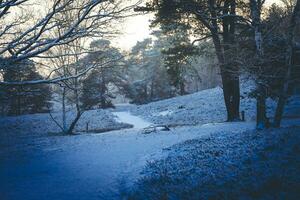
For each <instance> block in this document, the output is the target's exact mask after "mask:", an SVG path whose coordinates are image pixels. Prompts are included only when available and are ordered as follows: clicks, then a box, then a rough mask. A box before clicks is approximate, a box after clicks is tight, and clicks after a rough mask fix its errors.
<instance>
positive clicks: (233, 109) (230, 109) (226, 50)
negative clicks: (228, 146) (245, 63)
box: [211, 0, 240, 121]
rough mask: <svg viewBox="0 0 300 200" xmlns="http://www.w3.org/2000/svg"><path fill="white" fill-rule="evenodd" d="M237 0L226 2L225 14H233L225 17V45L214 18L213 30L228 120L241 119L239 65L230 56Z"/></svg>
mask: <svg viewBox="0 0 300 200" xmlns="http://www.w3.org/2000/svg"><path fill="white" fill-rule="evenodd" d="M235 3H236V2H235V0H227V1H225V3H224V10H223V14H224V15H232V16H228V17H225V18H224V19H223V22H222V23H223V24H222V25H223V43H224V44H223V45H221V41H220V38H219V36H218V30H217V27H218V25H217V21H216V20H212V24H213V27H215V30H211V31H212V35H213V41H214V45H215V49H216V52H217V57H218V61H219V63H220V69H221V77H222V84H223V94H224V100H225V105H226V110H227V121H238V120H240V81H239V72H238V67H237V66H235V64H234V61H232V60H231V59H230V58H231V57H232V55H230V53H231V52H230V50H231V49H232V48H233V46H234V43H235V17H233V15H235V9H236V8H235ZM211 15H212V17H213V18H216V13H215V11H212V12H211Z"/></svg>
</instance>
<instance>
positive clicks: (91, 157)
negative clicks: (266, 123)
mask: <svg viewBox="0 0 300 200" xmlns="http://www.w3.org/2000/svg"><path fill="white" fill-rule="evenodd" d="M271 105H272V104H271ZM292 105H293V109H291V110H293V111H295V110H296V109H298V108H297V106H299V104H298V103H294V104H292ZM254 108H255V106H254V101H253V100H251V99H247V98H245V99H244V100H243V101H242V110H245V111H246V116H247V122H246V123H245V122H236V123H222V121H224V120H225V107H224V104H223V96H222V92H221V89H220V88H214V89H211V90H206V91H202V92H199V93H196V94H192V95H187V96H183V97H177V98H173V99H169V100H164V101H160V102H154V103H150V104H147V105H143V106H138V107H136V106H132V105H131V106H128V105H122V106H118V107H117V109H115V110H105V111H104V110H93V111H87V112H86V113H85V114H84V115H83V117H82V119H81V120H80V122H79V124H78V126H77V127H76V130H77V131H79V132H82V131H83V132H84V131H85V128H86V124H87V123H88V124H89V130H95V131H97V130H99V129H109V128H115V127H118V128H122V127H123V128H129V127H131V126H133V128H130V129H123V130H117V131H111V132H107V133H101V134H95V133H92V132H89V133H83V134H80V135H75V136H63V135H60V134H53V132H54V133H58V132H59V131H60V130H59V129H58V128H57V126H56V125H55V123H54V122H53V121H52V120H51V119H50V116H49V115H48V114H36V115H26V116H19V117H8V118H0V149H1V151H0V199H1V200H2V199H5V200H6V199H9V200H11V199H12V200H14V199H16V200H19V199H22V200H23V199H30V200H31V199H38V200H40V199H43V200H44V199H46V200H47V199H51V200H52V199H60V200H65V199H74V200H76V199H91V200H93V199H104V200H105V199H121V197H122V196H126V195H127V194H128V191H130V190H131V189H130V188H131V187H134V186H135V183H136V181H138V180H139V178H140V177H141V174H140V173H141V172H142V171H143V169H144V167H145V166H147V163H149V162H150V163H156V162H158V160H165V159H166V158H168V156H169V155H174V154H175V153H174V152H176V151H179V152H177V153H178V155H180V154H179V153H183V154H184V152H185V150H182V149H181V148H177V146H176V145H179V146H181V145H182V144H185V142H186V141H189V140H192V141H198V140H199V141H202V142H203V139H202V138H207V137H210V138H212V139H213V138H214V136H216V137H217V138H218V137H220V136H222V137H226V135H227V133H230V134H229V136H230V137H228V138H227V139H225V140H224V143H222V144H220V143H219V144H220V148H225V150H224V151H226V143H227V141H228V142H229V141H230V139H234V136H235V135H236V136H237V137H238V139H239V138H242V135H243V133H244V132H253V130H254V128H255V123H254V122H253V121H252V120H251V119H252V118H253V115H254V114H252V113H255V111H254ZM129 111H130V112H129ZM294 113H295V114H296V115H294V119H289V120H288V121H286V122H285V124H286V125H287V126H297V125H298V126H299V125H300V120H299V118H297V112H294ZM69 115H70V116H72V113H70V114H69ZM54 116H55V117H56V118H57V119H58V118H59V117H60V116H61V114H60V113H55V114H54ZM70 116H69V117H70ZM208 122H214V123H208ZM215 122H219V123H215ZM207 123H208V124H207ZM128 124H130V125H131V126H129V125H128ZM152 124H184V125H183V126H177V127H172V128H171V131H156V132H152V133H151V134H143V133H144V131H143V128H145V127H147V126H149V125H152ZM187 124H193V125H188V126H187ZM295 130H299V129H297V128H295ZM220 134H221V135H220ZM20 139H21V140H20ZM204 140H205V139H204ZM237 142H239V143H241V141H239V140H237ZM243 142H246V140H243ZM252 142H253V141H252ZM195 144H196V142H195ZM260 144H261V143H260ZM174 145H175V146H174ZM208 147H209V146H208ZM208 147H207V148H206V149H204V150H206V151H210V150H209V148H208ZM191 148H192V147H191ZM218 148H219V147H218ZM232 150H233V151H234V149H232ZM207 156H208V157H207V159H211V158H210V156H211V155H210V154H207ZM175 167H178V166H175ZM191 167H192V168H193V166H191ZM182 169H184V168H182Z"/></svg>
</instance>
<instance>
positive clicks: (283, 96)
mask: <svg viewBox="0 0 300 200" xmlns="http://www.w3.org/2000/svg"><path fill="white" fill-rule="evenodd" d="M299 20H300V0H297V3H296V6H295V8H294V11H293V15H292V18H291V22H290V27H289V30H288V49H287V57H286V63H285V64H286V67H287V69H286V74H285V77H284V82H283V86H282V91H281V92H280V96H279V100H278V102H277V108H276V113H275V117H274V123H273V125H274V127H280V124H281V120H282V115H283V111H284V106H285V104H286V101H287V93H288V88H289V81H290V79H291V70H292V64H293V63H292V55H293V46H294V44H293V43H294V37H295V29H296V26H297V24H299Z"/></svg>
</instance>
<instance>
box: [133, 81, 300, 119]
mask: <svg viewBox="0 0 300 200" xmlns="http://www.w3.org/2000/svg"><path fill="white" fill-rule="evenodd" d="M246 89H247V88H246ZM242 94H243V95H242V99H241V106H240V111H245V117H246V121H254V120H255V115H256V100H255V99H253V98H249V97H248V95H247V91H242ZM299 100H300V98H299V97H293V98H291V99H290V101H289V105H288V106H287V107H286V112H285V116H294V117H296V116H297V117H300V101H299ZM267 104H268V117H273V115H274V110H275V106H276V103H275V102H274V101H273V100H271V99H268V100H267ZM131 111H132V112H133V113H135V114H136V115H140V116H143V117H144V118H146V119H148V120H149V121H152V122H153V123H156V124H175V125H176V124H204V123H211V122H223V121H225V120H226V108H225V104H224V97H223V90H222V88H220V87H216V88H213V89H208V90H204V91H200V92H197V93H194V94H190V95H185V96H179V97H175V98H171V99H166V100H163V101H158V102H152V103H149V104H146V105H141V106H137V107H131ZM298 111H299V112H298ZM297 113H298V114H297Z"/></svg>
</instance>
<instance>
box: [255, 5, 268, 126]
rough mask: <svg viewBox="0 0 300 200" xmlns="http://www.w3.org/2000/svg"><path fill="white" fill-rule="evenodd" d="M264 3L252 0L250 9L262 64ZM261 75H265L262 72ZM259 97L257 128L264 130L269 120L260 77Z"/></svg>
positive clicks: (257, 100)
mask: <svg viewBox="0 0 300 200" xmlns="http://www.w3.org/2000/svg"><path fill="white" fill-rule="evenodd" d="M262 4H263V2H262V1H261V0H251V1H250V8H251V18H252V26H253V27H254V40H255V46H256V56H257V59H258V62H261V60H262V59H263V56H264V53H263V47H262V44H263V41H262V40H263V39H262V32H261V9H262ZM259 73H263V71H262V70H260V71H259ZM256 84H257V93H258V94H257V97H256V110H257V112H256V128H257V129H260V130H261V129H264V128H267V127H268V126H269V125H268V119H267V114H266V112H267V109H266V88H265V87H264V86H263V85H262V83H260V78H259V77H258V81H257V83H256Z"/></svg>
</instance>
